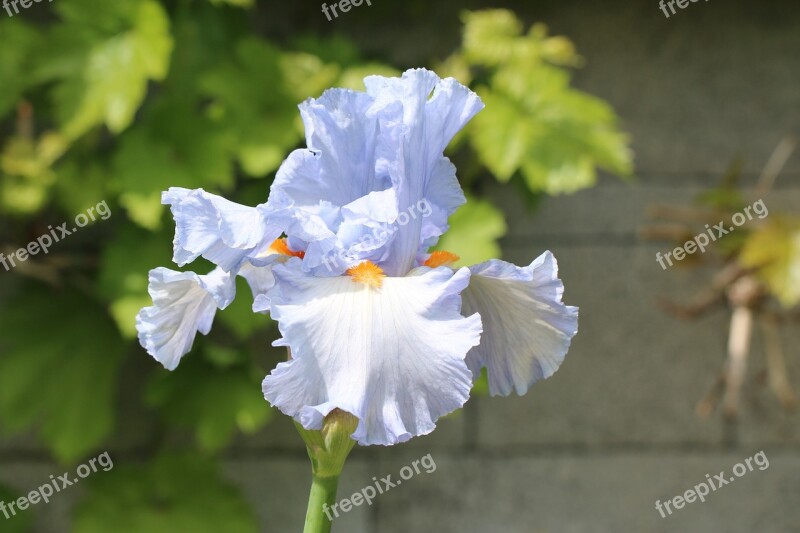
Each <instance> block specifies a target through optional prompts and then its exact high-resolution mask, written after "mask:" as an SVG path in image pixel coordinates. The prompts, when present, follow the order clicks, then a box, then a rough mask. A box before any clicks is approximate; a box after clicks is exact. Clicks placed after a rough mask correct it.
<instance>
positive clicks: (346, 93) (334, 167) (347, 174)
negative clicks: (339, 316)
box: [268, 69, 483, 276]
mask: <svg viewBox="0 0 800 533" xmlns="http://www.w3.org/2000/svg"><path fill="white" fill-rule="evenodd" d="M365 83H366V85H367V89H368V90H367V93H360V92H356V91H350V90H344V89H332V90H329V91H326V92H325V93H324V94H323V95H322V97H320V98H319V99H317V100H313V99H310V100H308V101H306V102H305V103H303V105H301V106H300V109H301V115H302V117H303V122H304V124H305V127H306V140H307V143H308V149H307V150H296V151H295V152H293V153H292V154H290V156H289V157H288V158H287V160H286V161H285V162H284V163H283V165H281V168H280V169H279V171H278V175H277V177H276V180H275V183H274V184H273V186H272V189H271V193H270V198H269V201H268V205H269V208H270V211H271V215H270V216H271V217H272V220H274V221H276V223H278V224H279V225H280V226H281V227H282V228H284V230H285V232H286V234H287V235H288V236H289V239H290V242H292V244H293V245H295V246H302V245H301V242H302V243H307V246H302V249H303V250H304V251H305V252H306V255H305V258H304V260H303V268H304V269H305V270H306V271H307V272H311V273H314V274H315V275H318V276H333V275H338V274H341V273H342V272H344V271H345V270H347V268H349V267H351V266H353V265H355V264H358V263H360V262H362V261H365V260H370V261H372V262H374V263H377V264H378V265H380V266H381V267H382V268H383V269H384V270H385V271H386V272H387V274H389V275H394V276H402V275H405V274H406V273H407V272H408V271H409V270H411V268H413V266H415V258H416V255H417V252H418V250H419V249H420V246H421V244H422V243H423V241H425V242H426V244H430V243H433V242H435V241H436V239H437V238H438V237H439V236H440V235H441V234H442V233H443V232H444V231H445V230H446V229H447V218H448V217H449V216H450V215H451V214H452V213H453V212H454V211H455V210H456V208H458V206H460V205H462V204H463V203H464V201H465V200H464V195H463V192H462V191H461V188H460V186H459V184H458V180H457V179H456V176H455V168H454V167H453V165H452V164H451V163H450V162H449V160H448V159H447V158H445V157H444V156H443V151H444V148H445V147H446V146H447V144H448V143H449V142H450V140H451V139H452V138H453V136H454V135H455V134H456V133H457V132H458V130H459V129H461V128H462V127H463V126H464V124H466V122H467V121H468V120H469V119H470V118H471V117H472V116H473V115H474V114H475V113H477V112H478V111H479V110H480V109H481V108H482V105H483V104H482V103H481V102H480V99H479V98H478V96H477V95H476V94H475V93H473V92H471V91H470V90H469V89H468V88H466V87H464V86H463V85H461V84H459V83H458V82H457V81H455V80H453V79H447V80H440V79H439V78H438V77H437V76H436V74H434V73H433V72H430V71H427V70H421V69H420V70H411V71H408V72H406V73H405V74H404V75H403V77H402V78H382V77H375V76H373V77H369V78H367V79H366V80H365ZM422 206H424V207H425V213H426V214H425V215H424V216H423V215H422V214H421V209H420V208H421V207H422Z"/></svg>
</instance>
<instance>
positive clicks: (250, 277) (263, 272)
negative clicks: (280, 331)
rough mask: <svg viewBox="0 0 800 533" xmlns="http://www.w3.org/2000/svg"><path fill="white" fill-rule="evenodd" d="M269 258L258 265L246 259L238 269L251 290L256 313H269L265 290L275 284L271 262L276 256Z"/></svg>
mask: <svg viewBox="0 0 800 533" xmlns="http://www.w3.org/2000/svg"><path fill="white" fill-rule="evenodd" d="M270 259H271V260H270V261H262V262H261V264H260V265H258V264H256V265H254V264H253V263H251V262H250V261H247V262H245V263H244V264H243V265H242V267H241V268H240V269H239V275H240V276H242V277H243V278H244V279H245V280H247V284H248V285H250V290H251V291H252V292H253V311H254V312H256V313H269V308H270V304H269V298H268V297H267V291H269V290H270V289H271V288H272V287H274V286H275V276H274V275H273V274H272V263H273V262H274V261H275V260H277V258H270Z"/></svg>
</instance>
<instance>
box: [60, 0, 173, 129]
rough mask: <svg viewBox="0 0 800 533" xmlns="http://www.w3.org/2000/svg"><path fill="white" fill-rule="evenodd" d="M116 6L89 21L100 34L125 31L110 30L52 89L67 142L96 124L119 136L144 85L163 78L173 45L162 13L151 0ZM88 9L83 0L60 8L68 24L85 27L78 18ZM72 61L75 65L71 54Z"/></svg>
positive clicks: (126, 124) (167, 19)
mask: <svg viewBox="0 0 800 533" xmlns="http://www.w3.org/2000/svg"><path fill="white" fill-rule="evenodd" d="M65 3H66V4H69V2H65ZM115 3H116V2H115ZM120 4H121V7H120V8H119V9H118V10H108V9H105V8H101V9H96V13H92V15H91V17H92V18H91V19H90V20H92V22H93V23H94V24H96V25H97V27H98V30H97V31H98V33H101V32H102V31H113V30H118V29H119V27H120V26H125V27H126V30H125V31H123V32H122V33H116V31H114V32H113V33H110V35H109V36H108V37H106V38H105V39H103V40H101V41H100V42H96V43H93V44H91V46H90V47H89V49H88V50H87V52H86V54H85V56H84V57H83V58H82V65H81V67H80V68H79V69H77V70H75V71H74V72H73V73H72V74H71V75H70V76H68V77H67V78H66V79H64V80H63V82H62V83H61V84H60V86H59V87H58V89H57V91H56V99H57V101H58V103H59V105H60V107H61V111H62V113H61V116H62V121H63V122H62V128H63V131H64V133H65V135H66V136H67V137H69V138H71V139H75V138H77V137H79V136H81V135H83V134H84V133H86V132H87V131H88V130H90V129H91V128H93V127H95V126H97V125H99V124H105V125H106V126H107V127H108V128H109V129H110V130H111V131H112V132H114V133H119V132H121V131H122V130H124V129H125V128H127V127H128V126H129V125H130V123H131V121H132V120H133V117H134V114H135V113H136V111H137V109H138V108H139V106H140V105H141V103H142V101H143V100H144V97H145V95H146V93H147V85H148V82H149V81H150V80H154V81H159V80H163V79H164V78H165V77H166V75H167V71H168V68H169V58H170V54H171V52H172V46H173V41H172V37H171V35H170V33H169V18H168V16H167V14H166V12H165V11H164V9H163V8H162V7H161V5H160V4H159V3H158V2H156V1H154V0H140V1H138V2H131V1H127V2H121V3H120ZM86 7H87V6H86V5H85V2H77V3H76V4H75V6H72V7H68V6H65V7H63V8H62V9H61V12H62V14H63V15H64V17H65V19H66V20H68V21H74V22H73V24H75V25H77V24H81V25H83V24H87V22H86V20H85V19H83V18H82V17H84V16H87V11H88V10H87V9H86ZM67 24H70V23H69V22H68V23H67ZM68 27H70V28H71V27H72V25H70V26H68ZM71 61H72V62H73V63H74V62H75V61H76V59H75V57H74V56H73V57H72V59H71ZM50 68H51V70H52V69H55V67H50ZM56 70H57V69H56Z"/></svg>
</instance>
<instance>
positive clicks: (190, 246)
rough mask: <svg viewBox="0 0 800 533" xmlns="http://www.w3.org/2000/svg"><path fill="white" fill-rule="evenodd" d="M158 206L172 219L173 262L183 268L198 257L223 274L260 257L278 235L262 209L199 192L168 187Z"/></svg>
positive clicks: (279, 231) (261, 207)
mask: <svg viewBox="0 0 800 533" xmlns="http://www.w3.org/2000/svg"><path fill="white" fill-rule="evenodd" d="M161 203H163V204H167V205H170V206H171V210H172V215H173V217H174V218H175V226H176V228H175V239H174V241H173V245H174V257H173V260H174V261H175V263H177V264H178V265H179V266H184V265H186V264H187V263H190V262H192V261H194V260H195V259H197V258H198V257H200V256H202V257H204V258H206V259H208V260H209V261H211V262H212V263H214V264H216V265H217V266H219V267H220V268H222V269H223V270H225V271H226V272H234V273H235V272H236V271H237V270H238V269H239V267H240V266H241V265H242V263H243V262H244V261H245V259H247V258H249V257H255V256H257V255H258V254H260V253H263V252H264V251H265V250H266V249H268V248H269V246H270V245H271V244H272V242H273V241H274V240H275V239H277V238H278V237H279V236H280V235H281V233H282V230H281V228H280V227H279V226H278V225H277V224H275V223H274V222H271V221H269V220H268V214H267V213H268V211H267V209H266V207H265V206H259V207H247V206H243V205H239V204H236V203H234V202H231V201H229V200H226V199H225V198H222V197H220V196H216V195H214V194H209V193H207V192H206V191H204V190H203V189H195V190H189V189H183V188H180V187H172V188H170V189H169V190H168V191H167V192H165V193H164V194H163V196H162V199H161Z"/></svg>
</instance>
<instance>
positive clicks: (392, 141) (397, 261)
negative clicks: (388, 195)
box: [364, 69, 483, 276]
mask: <svg viewBox="0 0 800 533" xmlns="http://www.w3.org/2000/svg"><path fill="white" fill-rule="evenodd" d="M364 84H365V85H366V87H367V93H368V94H369V95H371V96H373V97H374V98H375V101H376V104H375V105H376V106H377V107H379V108H382V107H386V108H387V109H394V108H395V107H394V106H395V105H396V103H397V102H400V103H401V105H402V112H401V114H400V116H399V117H396V116H392V115H391V114H390V113H385V114H382V115H381V122H380V131H381V133H380V141H379V143H378V147H377V152H378V156H379V161H378V168H380V169H385V171H386V172H387V173H388V174H389V176H390V177H391V179H392V184H393V187H394V188H395V189H396V191H397V197H398V206H397V209H398V212H399V213H404V212H405V213H410V212H413V210H414V209H415V206H418V204H419V202H421V201H427V202H428V203H429V204H430V205H432V206H434V207H435V208H436V210H435V211H434V215H435V216H434V218H431V217H417V218H412V219H411V220H410V221H409V223H408V224H405V225H403V224H397V232H396V233H395V235H394V239H393V240H392V243H391V249H390V251H389V254H388V257H389V258H390V260H389V261H387V262H386V263H385V264H383V265H381V266H382V267H383V268H384V270H385V271H386V273H387V274H389V275H394V276H398V275H403V274H405V273H406V272H408V271H409V270H410V269H411V268H412V267H413V266H414V264H415V261H416V257H417V253H418V251H419V249H420V244H421V243H422V242H423V241H425V240H428V239H431V238H433V239H435V238H436V237H438V236H439V235H441V234H442V233H443V232H444V231H445V230H446V229H447V218H448V217H449V215H451V214H452V213H453V212H454V211H455V210H456V209H457V208H458V207H459V206H460V205H462V204H463V203H464V201H465V200H464V196H463V192H462V191H461V187H460V186H459V184H458V181H457V180H456V178H455V168H454V167H453V165H452V164H451V163H450V162H449V160H448V159H447V158H445V157H444V156H443V153H444V149H445V148H446V147H447V145H448V144H449V143H450V141H451V140H452V139H453V137H454V136H455V134H456V133H458V131H459V130H460V129H461V128H463V127H464V125H466V123H467V122H468V121H469V120H470V119H471V118H472V117H473V116H475V114H477V113H478V112H479V111H480V110H481V109H483V103H482V102H481V100H480V98H479V97H478V95H476V94H475V93H474V92H472V91H470V90H469V89H468V88H467V87H465V86H463V85H461V84H460V83H458V82H457V81H456V80H454V79H452V78H448V79H445V80H440V79H439V78H438V76H436V74H435V73H433V72H431V71H428V70H424V69H417V70H409V71H407V72H405V73H404V74H403V77H402V78H384V77H379V76H370V77H368V78H366V79H365V80H364Z"/></svg>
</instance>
